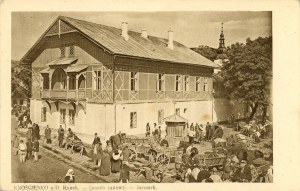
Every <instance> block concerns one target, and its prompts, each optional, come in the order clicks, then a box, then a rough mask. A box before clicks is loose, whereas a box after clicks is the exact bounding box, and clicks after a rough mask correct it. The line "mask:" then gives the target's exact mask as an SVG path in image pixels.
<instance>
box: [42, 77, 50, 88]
mask: <svg viewBox="0 0 300 191" xmlns="http://www.w3.org/2000/svg"><path fill="white" fill-rule="evenodd" d="M43 89H44V90H47V89H49V74H44V75H43Z"/></svg>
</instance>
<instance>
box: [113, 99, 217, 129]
mask: <svg viewBox="0 0 300 191" xmlns="http://www.w3.org/2000/svg"><path fill="white" fill-rule="evenodd" d="M175 108H180V115H181V116H182V117H184V118H186V119H187V120H188V122H189V123H194V124H195V123H198V124H205V123H206V122H207V121H209V122H211V119H212V118H211V115H212V103H211V101H194V102H177V103H176V104H174V103H173V102H165V103H141V104H139V103H137V104H117V108H116V109H117V110H116V111H117V119H116V121H117V132H119V131H122V132H125V133H126V134H129V135H130V134H132V135H142V134H145V132H146V124H147V123H148V122H149V123H150V127H151V128H153V123H156V124H157V125H158V126H159V125H160V126H161V128H162V131H163V132H164V130H165V124H164V123H163V124H158V111H159V110H161V109H162V110H164V118H165V117H168V116H170V115H173V114H174V113H175ZM185 108H186V113H184V109H185ZM130 112H137V128H134V129H131V128H130Z"/></svg>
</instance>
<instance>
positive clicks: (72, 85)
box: [69, 75, 76, 90]
mask: <svg viewBox="0 0 300 191" xmlns="http://www.w3.org/2000/svg"><path fill="white" fill-rule="evenodd" d="M75 89H76V77H75V75H71V76H70V77H69V90H75Z"/></svg>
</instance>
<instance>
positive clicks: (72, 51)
mask: <svg viewBox="0 0 300 191" xmlns="http://www.w3.org/2000/svg"><path fill="white" fill-rule="evenodd" d="M74 53H75V47H74V45H71V46H70V52H69V57H72V56H74Z"/></svg>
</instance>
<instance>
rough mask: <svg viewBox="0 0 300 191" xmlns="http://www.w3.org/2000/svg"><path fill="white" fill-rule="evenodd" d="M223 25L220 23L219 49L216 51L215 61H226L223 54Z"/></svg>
mask: <svg viewBox="0 0 300 191" xmlns="http://www.w3.org/2000/svg"><path fill="white" fill-rule="evenodd" d="M223 24H224V23H221V34H220V38H219V48H218V49H217V54H218V55H217V59H226V58H227V56H226V54H225V49H226V48H225V36H224V32H223Z"/></svg>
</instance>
